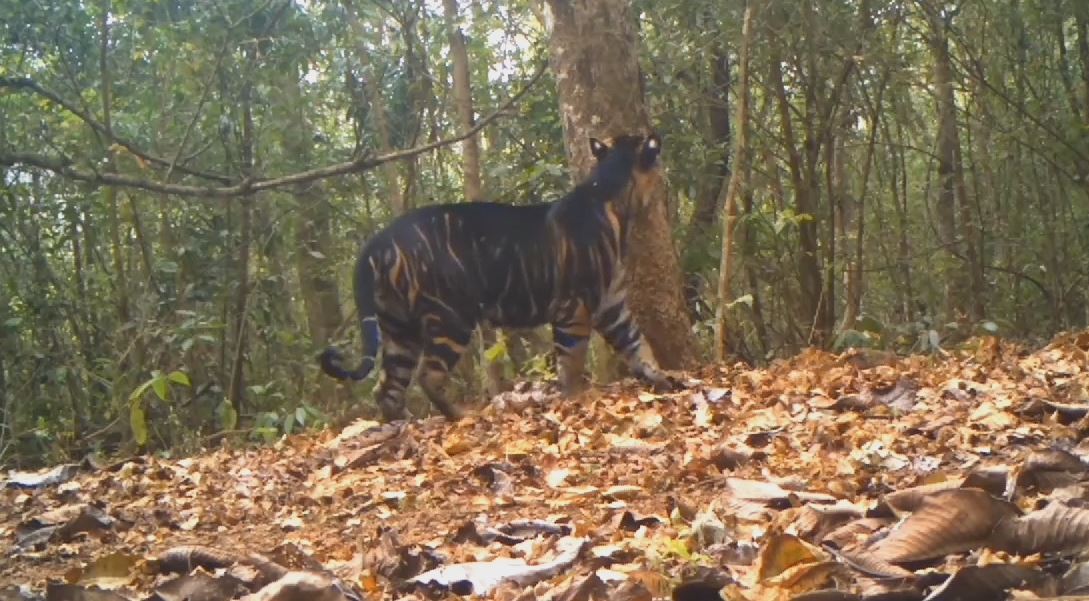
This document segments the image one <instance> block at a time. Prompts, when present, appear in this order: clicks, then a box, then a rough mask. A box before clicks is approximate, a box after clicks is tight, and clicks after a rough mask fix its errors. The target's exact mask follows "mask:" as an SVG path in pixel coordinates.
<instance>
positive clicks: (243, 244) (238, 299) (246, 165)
mask: <svg viewBox="0 0 1089 601" xmlns="http://www.w3.org/2000/svg"><path fill="white" fill-rule="evenodd" d="M246 55H247V58H248V60H249V61H251V62H252V61H254V60H255V57H256V51H255V50H254V49H253V48H250V49H248V50H247V52H246ZM252 96H253V89H252V83H251V82H248V81H247V82H245V83H244V84H243V88H242V177H243V178H248V177H250V176H251V175H252V174H253V151H254V139H253V137H254V128H253V107H252ZM239 210H240V211H241V213H242V215H241V218H240V222H241V223H240V225H239V229H240V236H239V241H238V273H237V276H236V278H237V280H238V290H237V292H236V293H235V303H234V345H235V346H234V353H233V359H232V361H231V382H230V387H229V389H228V397H229V398H230V401H231V405H232V406H233V407H234V410H235V413H236V415H241V414H242V405H243V403H244V402H245V398H246V382H245V377H244V375H245V370H244V365H245V359H246V334H247V333H246V323H247V321H248V320H247V313H248V311H247V305H248V302H247V301H248V299H249V287H250V245H251V238H252V235H253V234H252V229H253V228H252V226H253V194H246V195H244V196H242V198H241V199H240V202H239Z"/></svg>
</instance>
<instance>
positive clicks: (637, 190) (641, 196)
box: [590, 133, 662, 206]
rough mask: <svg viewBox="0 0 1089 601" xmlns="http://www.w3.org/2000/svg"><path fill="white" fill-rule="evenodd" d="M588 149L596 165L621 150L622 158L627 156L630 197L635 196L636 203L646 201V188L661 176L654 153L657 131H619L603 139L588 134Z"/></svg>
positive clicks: (657, 149)
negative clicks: (615, 134)
mask: <svg viewBox="0 0 1089 601" xmlns="http://www.w3.org/2000/svg"><path fill="white" fill-rule="evenodd" d="M590 152H591V154H593V155H594V159H595V160H596V161H597V164H598V165H601V164H603V163H604V162H605V159H606V158H607V157H610V156H612V155H614V154H616V153H623V155H625V158H627V157H630V158H631V160H632V174H631V176H632V180H631V181H632V193H633V197H634V198H635V199H638V201H639V204H640V205H644V206H645V205H646V203H647V202H648V201H649V199H650V194H649V192H650V191H651V190H653V189H654V188H655V186H656V185H657V183H658V181H659V180H660V179H661V169H660V168H659V167H660V162H659V161H658V157H659V155H661V153H662V140H661V138H659V137H658V134H655V133H651V134H649V135H646V136H643V135H637V134H623V135H619V136H613V137H611V138H605V139H604V140H599V139H598V138H590Z"/></svg>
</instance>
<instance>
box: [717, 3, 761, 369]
mask: <svg viewBox="0 0 1089 601" xmlns="http://www.w3.org/2000/svg"><path fill="white" fill-rule="evenodd" d="M751 46H752V6H751V5H749V6H746V7H745V16H744V17H743V19H742V24H741V55H740V57H739V59H738V76H739V78H740V80H741V81H740V83H739V86H740V87H739V89H738V93H737V99H738V100H737V119H736V121H737V142H736V145H735V151H734V157H735V160H734V165H735V168H734V170H733V173H731V174H730V184H729V186H728V188H727V190H726V200H725V206H726V215H725V218H724V219H723V221H722V259H721V263H720V265H719V276H718V309H717V312H716V315H715V360H716V361H720V362H721V361H725V360H726V354H727V349H728V345H727V319H726V317H727V313H728V311H729V307H730V300H731V299H732V297H733V295H732V293H731V291H730V280H731V279H732V278H733V271H734V248H733V247H734V225H735V223H736V221H737V203H738V197H739V196H741V194H742V189H743V188H744V187H746V186H747V185H748V182H746V181H744V176H745V173H746V171H747V170H746V166H747V165H748V163H749V49H750V48H751Z"/></svg>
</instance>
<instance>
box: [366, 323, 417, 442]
mask: <svg viewBox="0 0 1089 601" xmlns="http://www.w3.org/2000/svg"><path fill="white" fill-rule="evenodd" d="M420 349H421V345H420V343H419V341H417V340H415V339H413V338H411V337H408V336H404V335H402V336H399V337H393V336H389V337H386V338H385V339H384V341H383V344H382V375H381V376H380V377H379V380H378V388H377V390H376V391H375V394H374V399H375V404H377V405H378V410H379V411H381V412H382V419H384V420H385V421H387V422H391V421H396V420H399V419H408V417H409V415H408V411H407V410H406V409H405V391H406V390H407V389H408V385H409V382H411V381H412V373H413V372H414V371H415V370H416V364H417V362H419V360H420Z"/></svg>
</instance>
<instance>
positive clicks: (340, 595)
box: [242, 572, 360, 601]
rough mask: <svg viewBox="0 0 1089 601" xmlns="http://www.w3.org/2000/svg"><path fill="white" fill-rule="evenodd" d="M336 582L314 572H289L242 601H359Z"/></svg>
mask: <svg viewBox="0 0 1089 601" xmlns="http://www.w3.org/2000/svg"><path fill="white" fill-rule="evenodd" d="M359 599H360V597H359V596H358V595H356V594H354V593H352V592H351V591H348V590H346V589H345V588H344V587H343V585H342V584H341V583H339V582H337V581H336V580H334V579H332V578H330V577H328V576H326V575H324V574H316V573H314V572H288V573H287V574H284V575H283V577H281V578H280V579H279V580H276V581H275V582H271V583H269V584H267V585H266V586H264V587H263V588H262V589H261V590H259V591H257V592H256V593H253V594H252V595H246V596H245V597H242V601H353V600H354V601H358V600H359Z"/></svg>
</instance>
